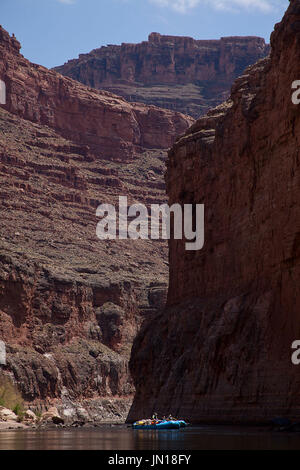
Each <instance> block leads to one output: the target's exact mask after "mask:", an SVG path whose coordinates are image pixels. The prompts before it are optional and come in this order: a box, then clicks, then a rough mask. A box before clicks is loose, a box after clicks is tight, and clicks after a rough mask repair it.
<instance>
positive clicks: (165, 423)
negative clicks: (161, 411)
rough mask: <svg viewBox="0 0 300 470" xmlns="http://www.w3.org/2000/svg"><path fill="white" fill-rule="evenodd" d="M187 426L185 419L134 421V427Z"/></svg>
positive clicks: (165, 427) (177, 427) (173, 427)
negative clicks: (153, 421)
mask: <svg viewBox="0 0 300 470" xmlns="http://www.w3.org/2000/svg"><path fill="white" fill-rule="evenodd" d="M186 426H187V423H186V422H185V421H183V420H162V421H158V422H157V423H155V424H146V423H143V421H136V422H135V423H133V425H132V427H133V429H157V430H159V429H180V428H184V427H186Z"/></svg>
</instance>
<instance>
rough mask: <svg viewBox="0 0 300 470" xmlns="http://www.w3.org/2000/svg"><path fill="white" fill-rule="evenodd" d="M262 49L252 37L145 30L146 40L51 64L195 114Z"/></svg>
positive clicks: (222, 95)
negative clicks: (205, 36)
mask: <svg viewBox="0 0 300 470" xmlns="http://www.w3.org/2000/svg"><path fill="white" fill-rule="evenodd" d="M268 53H269V45H267V44H266V43H265V41H264V39H262V38H258V37H226V38H221V39H220V40H210V41H209V40H208V41H206V40H195V39H193V38H190V37H178V36H163V35H160V34H158V33H151V34H150V35H149V39H148V41H144V42H142V43H140V44H124V43H123V44H122V45H121V46H114V45H109V46H107V47H101V48H99V49H94V50H93V51H91V52H90V53H89V54H80V55H79V58H78V59H73V60H69V61H68V62H67V63H66V64H64V65H62V66H60V67H56V68H55V70H56V71H58V72H60V73H62V74H63V75H66V76H68V77H71V78H74V79H75V80H78V81H80V82H82V83H84V84H86V85H88V86H91V87H93V88H97V89H100V90H101V89H104V90H109V91H112V92H114V93H117V94H118V95H121V96H124V97H125V98H126V99H127V100H129V101H139V102H142V103H146V104H154V105H157V106H161V107H163V108H168V109H172V110H175V111H181V112H183V113H185V114H189V115H191V116H194V117H195V118H197V117H199V116H200V115H201V114H204V113H205V112H206V111H207V110H208V109H209V108H210V107H212V106H216V105H217V104H220V103H221V102H222V101H223V100H224V99H226V98H227V96H228V94H229V90H230V87H231V85H232V82H233V81H234V79H235V78H237V77H238V76H239V75H241V74H242V72H243V70H244V69H245V67H246V66H248V65H251V64H254V63H255V62H256V61H257V60H258V59H261V58H263V57H265V56H266V55H268Z"/></svg>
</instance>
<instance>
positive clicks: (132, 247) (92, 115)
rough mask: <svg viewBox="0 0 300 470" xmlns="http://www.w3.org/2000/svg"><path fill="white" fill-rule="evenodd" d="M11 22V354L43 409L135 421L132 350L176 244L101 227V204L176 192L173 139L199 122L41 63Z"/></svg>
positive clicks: (5, 297) (6, 265) (4, 246)
mask: <svg viewBox="0 0 300 470" xmlns="http://www.w3.org/2000/svg"><path fill="white" fill-rule="evenodd" d="M19 49H20V44H19V43H18V42H17V40H16V39H15V38H12V37H10V36H9V35H8V33H7V32H6V31H5V30H3V29H0V79H1V80H3V81H4V82H5V83H6V91H7V104H6V105H2V106H0V133H1V134H0V181H1V187H0V194H1V228H0V339H1V340H2V341H4V342H5V344H6V353H7V364H6V366H0V368H1V370H2V371H4V373H6V374H10V375H11V376H12V378H13V379H14V380H15V381H16V383H17V384H18V386H19V388H20V390H21V392H22V395H23V397H24V398H25V400H26V401H27V402H28V403H30V404H31V406H32V407H34V406H36V407H37V409H39V407H41V406H43V407H45V406H50V405H53V404H54V405H55V406H57V407H58V409H59V410H60V412H61V414H62V415H63V416H64V419H66V420H67V421H68V420H70V421H72V420H80V421H81V420H82V419H84V420H85V421H86V420H93V419H101V420H103V419H106V420H116V419H120V420H124V419H125V417H126V415H127V413H128V409H129V406H130V404H131V401H132V394H133V391H134V389H133V385H132V381H131V379H130V376H129V373H128V359H129V355H130V350H131V345H132V341H133V338H134V337H135V335H136V332H137V330H138V328H139V326H140V323H141V319H142V318H143V316H144V315H147V314H150V313H153V312H155V311H156V310H157V309H158V308H161V306H162V305H163V303H164V302H165V297H166V284H167V264H168V263H167V251H166V246H165V244H164V243H162V242H160V241H158V242H151V241H146V240H143V241H136V242H130V241H127V240H122V241H113V240H110V241H105V242H104V241H103V242H101V241H100V240H98V239H97V238H96V225H97V222H98V221H99V219H97V218H96V208H97V206H98V205H99V204H101V203H110V204H114V203H118V196H119V195H122V196H126V195H127V196H128V202H129V204H131V203H133V202H144V203H145V204H151V203H152V202H155V203H160V202H164V201H165V186H164V181H163V176H162V175H163V171H164V162H165V157H166V150H165V148H166V147H167V146H168V145H169V144H170V143H171V142H172V141H173V140H174V138H175V135H176V134H177V133H178V132H183V131H184V129H185V128H186V127H187V126H188V124H189V123H191V122H192V120H191V118H189V117H185V116H183V115H181V114H180V113H173V112H171V111H167V110H166V111H165V110H162V109H157V108H155V107H154V106H151V107H147V106H143V105H131V104H128V103H127V102H126V101H125V100H124V99H123V98H119V97H117V96H114V95H112V94H110V93H108V92H98V91H96V90H90V89H88V88H87V87H85V86H84V85H81V84H79V83H76V82H74V81H73V80H71V79H69V78H64V77H62V76H61V75H59V74H57V73H55V72H53V71H48V70H47V69H45V68H44V67H41V66H38V65H34V64H31V63H30V62H29V61H27V60H26V59H24V58H23V57H22V56H21V55H20V53H19Z"/></svg>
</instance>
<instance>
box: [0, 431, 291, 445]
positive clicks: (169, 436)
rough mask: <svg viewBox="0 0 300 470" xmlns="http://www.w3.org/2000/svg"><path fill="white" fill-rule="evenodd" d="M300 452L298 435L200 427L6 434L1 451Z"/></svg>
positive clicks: (3, 433) (0, 441) (0, 438)
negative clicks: (165, 429)
mask: <svg viewBox="0 0 300 470" xmlns="http://www.w3.org/2000/svg"><path fill="white" fill-rule="evenodd" d="M277 449H278V450H300V434H293V433H281V432H274V431H268V430H263V429H260V428H245V427H243V428H239V427H229V426H201V427H200V426H199V427H189V428H186V429H181V430H168V431H151V430H150V431H149V430H148V431H147V430H145V431H142V430H132V429H131V428H127V427H126V426H114V427H108V426H106V427H100V428H99V427H98V428H76V429H48V430H9V431H1V432H0V450H277Z"/></svg>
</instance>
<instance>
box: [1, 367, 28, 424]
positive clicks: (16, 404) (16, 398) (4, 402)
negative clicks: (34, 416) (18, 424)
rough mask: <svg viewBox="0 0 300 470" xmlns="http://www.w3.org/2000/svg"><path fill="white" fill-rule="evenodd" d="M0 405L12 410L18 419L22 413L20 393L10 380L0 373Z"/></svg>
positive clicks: (22, 405)
mask: <svg viewBox="0 0 300 470" xmlns="http://www.w3.org/2000/svg"><path fill="white" fill-rule="evenodd" d="M0 406H4V407H5V408H9V409H10V410H12V411H13V412H14V413H15V414H16V415H17V416H18V417H19V419H22V418H23V415H24V402H23V399H22V395H21V393H20V392H19V390H18V389H17V387H16V385H15V384H14V383H13V382H12V380H11V379H10V378H9V377H7V376H5V375H1V374H0Z"/></svg>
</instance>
